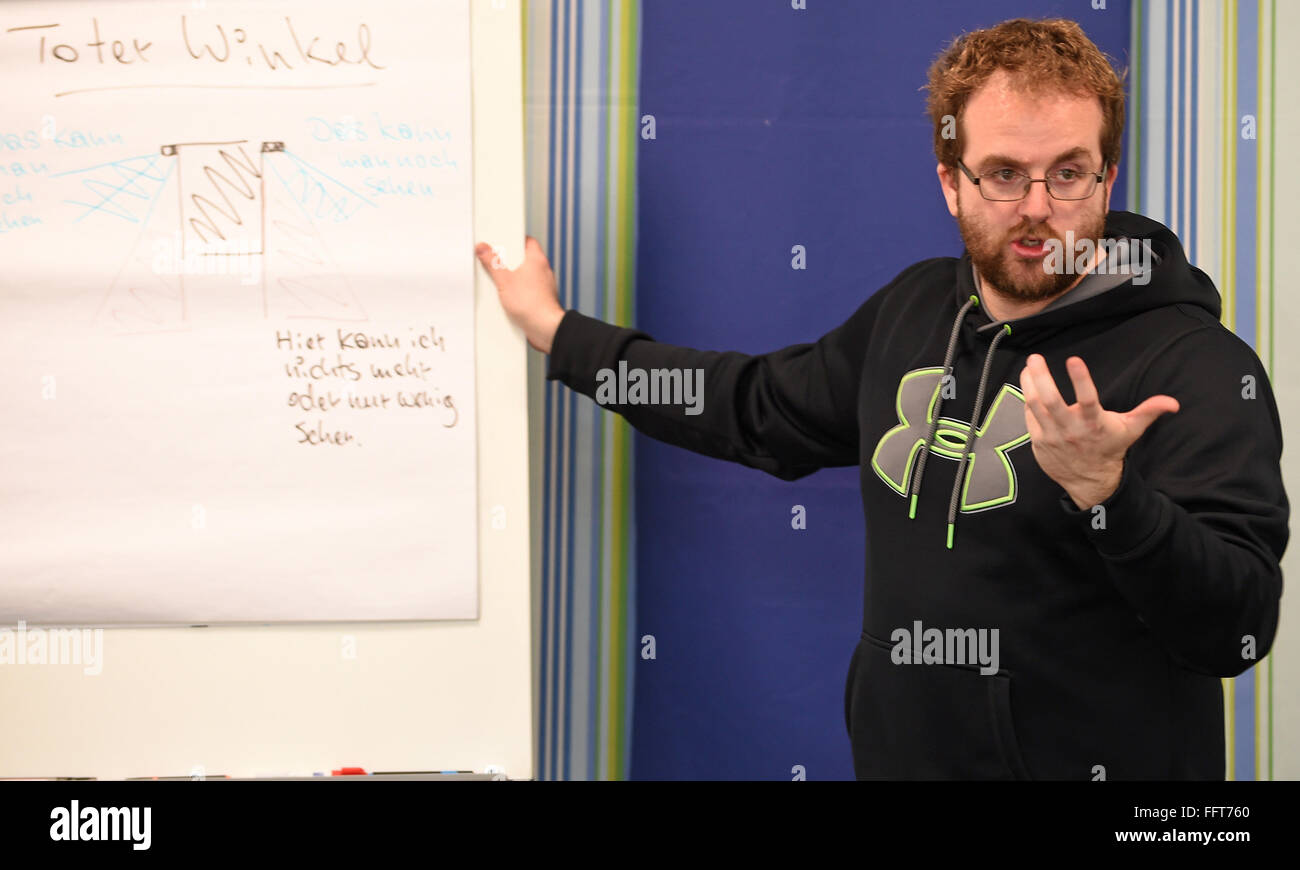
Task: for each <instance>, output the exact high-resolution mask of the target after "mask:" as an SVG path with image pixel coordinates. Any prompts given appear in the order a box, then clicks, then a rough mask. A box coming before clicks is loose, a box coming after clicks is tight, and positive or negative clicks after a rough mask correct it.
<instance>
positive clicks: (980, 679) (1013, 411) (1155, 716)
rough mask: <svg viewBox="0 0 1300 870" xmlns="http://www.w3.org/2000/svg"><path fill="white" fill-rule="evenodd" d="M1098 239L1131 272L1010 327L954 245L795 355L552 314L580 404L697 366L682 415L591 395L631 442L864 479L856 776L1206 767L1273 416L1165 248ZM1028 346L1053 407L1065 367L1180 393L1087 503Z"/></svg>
mask: <svg viewBox="0 0 1300 870" xmlns="http://www.w3.org/2000/svg"><path fill="white" fill-rule="evenodd" d="M1105 235H1106V237H1107V238H1129V239H1138V240H1145V241H1146V242H1147V243H1148V244H1149V245H1150V249H1151V250H1153V251H1154V253H1155V255H1156V260H1155V263H1156V265H1155V267H1154V269H1153V270H1152V271H1151V272H1150V273H1149V282H1148V283H1145V284H1144V285H1142V286H1139V285H1138V282H1137V281H1134V280H1128V281H1126V282H1123V283H1119V284H1118V286H1113V287H1112V288H1111V289H1108V290H1106V292H1101V293H1099V294H1096V295H1091V296H1088V297H1087V298H1082V299H1080V300H1079V301H1075V302H1072V303H1071V304H1064V305H1057V306H1053V307H1051V308H1050V309H1047V310H1044V311H1041V312H1040V313H1038V314H1036V315H1034V316H1031V317H1026V318H1022V319H1019V320H1015V321H1012V322H1011V323H1010V324H1009V326H1010V330H1009V331H1008V329H1007V328H1006V326H1007V325H999V324H996V323H993V322H992V321H991V320H990V319H989V317H988V315H987V314H986V313H985V311H984V309H983V307H982V306H980V305H979V304H978V294H977V292H976V289H975V281H974V276H973V275H972V268H971V263H970V259H969V255H968V254H967V255H964V256H963V257H962V258H961V259H954V258H951V257H941V258H937V259H933V260H926V261H923V262H920V263H917V264H915V265H913V266H910V267H908V268H907V269H905V270H903V272H902V273H900V274H899V275H898V276H897V277H896V278H894V280H893V281H891V282H890V283H889V284H888V285H886V286H885V287H883V288H882V289H881V290H879V291H878V292H876V293H875V294H874V295H872V296H871V298H870V299H868V300H867V301H866V302H865V303H864V304H863V305H862V306H861V307H860V308H859V309H858V310H857V311H856V312H855V313H854V314H853V315H852V316H851V317H850V318H849V319H848V320H847V321H846V322H845V323H843V324H842V325H840V326H838V327H837V328H835V329H833V330H831V331H830V332H829V333H827V334H826V335H825V336H823V337H822V338H821V339H819V340H818V341H816V342H815V343H811V344H800V345H795V346H792V347H787V348H784V349H782V350H777V351H773V352H772V353H767V354H762V355H754V356H751V355H747V354H742V353H738V352H714V351H699V350H693V349H689V348H683V347H677V346H673V345H668V344H663V343H660V342H656V341H654V340H653V339H651V338H650V337H649V336H647V335H646V334H645V333H643V332H639V331H636V330H633V329H626V328H620V327H615V326H611V325H609V324H606V323H603V322H601V321H599V320H595V319H593V318H590V317H587V316H585V315H583V314H581V313H579V312H576V311H569V312H568V313H566V314H565V316H564V319H563V321H562V322H561V323H560V326H559V330H558V331H557V333H556V335H555V339H554V343H553V347H552V352H551V358H550V362H549V369H548V374H547V377H548V379H559V380H560V381H562V382H563V383H565V384H566V385H568V386H569V387H571V388H573V389H575V390H577V391H579V392H581V393H583V394H585V395H587V396H591V397H593V398H596V397H597V387H598V385H599V383H601V382H604V381H603V380H601V381H598V373H599V371H600V370H601V369H609V370H612V371H617V370H618V369H619V365H620V363H624V364H625V366H626V367H627V371H633V370H636V369H641V370H643V371H646V372H650V373H653V372H654V371H655V370H659V371H666V370H678V371H680V372H688V371H691V372H693V371H696V370H701V371H702V373H703V374H702V377H703V383H704V387H703V394H702V396H703V404H702V408H699V409H698V410H699V411H700V412H699V413H694V414H690V413H686V410H687V409H686V408H685V407H684V406H683V405H682V404H675V405H674V404H632V403H631V402H629V401H624V402H623V403H622V404H618V403H615V402H608V401H606V402H604V404H605V406H606V407H609V408H611V409H612V410H616V411H618V412H619V413H620V414H622V415H623V416H624V417H626V418H627V420H628V421H629V422H630V423H631V424H632V425H633V426H635V427H636V428H637V429H638V430H640V431H641V432H644V433H645V434H647V435H649V436H652V437H654V438H656V439H659V440H661V441H665V442H668V443H670V444H675V445H678V446H680V447H684V448H687V449H689V450H693V451H695V452H697V453H701V454H704V455H707V456H714V457H718V458H721V459H727V460H731V461H734V462H739V463H742V464H744V465H747V466H750V467H753V468H757V469H761V470H763V471H766V472H768V473H769V474H772V475H775V476H776V477H779V478H781V479H783V480H794V479H796V478H799V477H802V476H804V475H807V474H810V473H812V472H813V471H816V470H818V469H820V468H824V467H827V466H845V465H860V466H861V474H860V479H861V484H862V503H863V510H864V513H865V519H866V528H865V532H866V554H867V555H866V582H865V595H864V609H863V632H862V637H861V640H860V641H859V642H858V646H857V648H856V649H855V650H854V653H853V657H852V660H851V662H850V665H849V673H848V681H847V685H846V687H845V696H844V714H845V722H846V726H847V728H848V731H849V736H850V741H851V744H852V747H853V763H854V769H855V772H856V774H857V776H858V778H859V779H876V778H890V779H894V778H897V779H949V778H954V779H1077V780H1085V779H1103V778H1104V779H1222V778H1223V776H1224V722H1223V692H1222V688H1221V684H1220V678H1221V677H1230V676H1235V675H1237V674H1239V673H1242V672H1243V671H1245V670H1246V669H1248V668H1249V667H1251V666H1252V665H1253V664H1254V663H1255V662H1256V661H1257V660H1259V659H1262V658H1263V656H1264V655H1265V654H1266V653H1267V652H1268V650H1269V648H1270V647H1271V645H1272V642H1273V636H1274V632H1275V630H1276V627H1277V620H1278V603H1279V598H1280V596H1281V593H1282V575H1281V570H1280V568H1279V561H1280V560H1281V557H1282V553H1283V550H1284V549H1285V547H1286V543H1287V537H1288V529H1287V519H1288V514H1289V507H1288V503H1287V497H1286V493H1285V491H1284V489H1283V485H1282V477H1281V471H1280V467H1279V463H1280V456H1281V452H1282V431H1281V424H1280V422H1279V419H1278V412H1277V406H1276V404H1275V402H1274V399H1273V394H1272V390H1271V388H1270V385H1269V381H1268V377H1267V375H1266V373H1265V371H1264V367H1263V365H1262V364H1261V363H1260V361H1259V358H1258V357H1257V356H1256V355H1255V353H1254V351H1253V350H1252V349H1251V348H1250V346H1249V345H1247V344H1246V343H1245V342H1243V341H1242V340H1241V339H1239V338H1238V337H1237V336H1235V335H1234V334H1233V333H1232V332H1231V331H1229V330H1228V329H1226V328H1225V327H1223V326H1222V325H1221V324H1220V322H1219V313H1220V303H1219V294H1218V292H1217V291H1216V289H1215V288H1214V285H1213V284H1212V283H1211V282H1210V280H1209V278H1207V277H1206V275H1205V274H1204V273H1203V272H1201V271H1200V270H1199V269H1197V268H1195V267H1194V266H1191V265H1189V264H1188V262H1187V260H1186V257H1185V256H1184V254H1183V250H1182V247H1181V245H1180V244H1179V241H1178V239H1177V237H1176V236H1175V235H1174V234H1173V233H1172V232H1171V231H1170V230H1169V229H1167V228H1166V227H1164V226H1162V225H1161V224H1159V223H1156V222H1155V221H1152V220H1149V219H1147V218H1145V217H1142V216H1140V215H1136V214H1130V213H1127V212H1111V213H1109V214H1108V215H1107V220H1106V232H1105ZM1097 277H1098V279H1100V276H1097ZM1088 280H1093V279H1091V278H1090V279H1088ZM1139 280H1141V279H1139ZM1109 283H1110V284H1114V283H1116V282H1115V281H1111V282H1109ZM1080 286H1081V287H1082V286H1083V285H1082V284H1081V285H1080ZM972 296H975V297H976V300H975V301H972V299H971V297H972ZM1035 352H1036V353H1041V354H1042V355H1043V356H1044V357H1045V358H1046V360H1047V363H1048V367H1049V369H1050V370H1051V372H1052V375H1053V377H1054V378H1055V380H1056V383H1057V386H1058V389H1059V390H1060V391H1061V395H1062V397H1063V398H1064V399H1065V401H1066V402H1068V403H1073V402H1074V401H1075V397H1074V391H1073V388H1072V385H1071V382H1070V378H1069V375H1068V373H1067V372H1066V370H1065V361H1066V358H1067V357H1069V356H1072V355H1078V356H1080V357H1082V358H1083V360H1084V361H1085V362H1086V363H1087V365H1088V368H1089V370H1090V372H1091V374H1092V377H1093V380H1094V382H1095V384H1096V386H1097V389H1098V392H1099V394H1100V399H1101V403H1102V406H1103V407H1104V408H1106V409H1108V410H1118V411H1127V410H1130V409H1131V408H1133V407H1134V406H1136V405H1137V404H1139V403H1140V402H1141V401H1142V400H1144V399H1146V398H1148V397H1149V396H1152V395H1156V394H1160V393H1164V394H1167V395H1171V396H1173V397H1174V398H1176V399H1177V400H1178V401H1179V403H1180V406H1181V408H1180V410H1179V412H1178V413H1176V414H1164V415H1162V416H1161V417H1160V418H1158V419H1157V420H1156V422H1155V423H1154V424H1152V426H1151V427H1150V428H1149V429H1148V430H1147V431H1146V432H1145V433H1144V434H1143V436H1142V437H1141V438H1140V439H1139V440H1138V441H1137V442H1136V443H1135V444H1134V445H1133V446H1132V447H1131V448H1130V450H1129V452H1128V455H1127V457H1126V459H1125V462H1124V471H1123V476H1122V479H1121V482H1120V485H1119V488H1118V489H1117V490H1116V491H1115V492H1114V494H1113V495H1111V497H1110V498H1108V499H1107V500H1106V501H1105V502H1103V503H1102V504H1101V505H1100V508H1101V509H1098V508H1093V509H1091V510H1087V511H1081V510H1078V509H1077V508H1076V507H1075V505H1074V503H1073V502H1072V501H1071V500H1070V499H1069V497H1068V496H1066V495H1065V493H1064V490H1063V489H1062V488H1061V486H1060V485H1059V484H1057V483H1056V482H1055V481H1053V480H1052V479H1051V478H1049V477H1047V475H1045V474H1044V473H1043V472H1042V470H1041V469H1040V468H1039V466H1038V464H1037V462H1036V460H1035V458H1034V454H1033V448H1032V445H1031V444H1030V443H1029V436H1028V433H1027V430H1026V423H1025V418H1024V400H1023V396H1022V395H1021V393H1020V389H1019V383H1020V382H1019V373H1020V371H1021V369H1022V368H1023V367H1024V366H1025V361H1026V358H1027V356H1028V355H1029V354H1030V353H1035ZM945 374H948V375H950V376H951V377H948V378H945V377H944V375H945ZM664 383H665V384H666V383H667V381H664ZM981 387H982V388H983V389H981ZM608 398H609V397H608V396H607V395H602V399H608ZM615 398H624V399H626V398H627V396H621V397H620V396H617V395H616V396H615ZM661 398H662V397H661ZM667 398H671V397H667ZM976 404H978V406H979V411H978V412H975V406H976ZM973 417H978V419H979V421H980V426H979V427H978V428H977V429H976V430H975V432H974V433H972V432H971V425H970V422H969V421H970V420H971V419H972V418H973ZM927 446H928V449H927ZM963 452H964V453H965V457H966V458H965V461H964V462H963V461H961V458H962V454H963ZM923 460H925V461H923ZM959 466H961V467H962V474H961V477H960V480H961V482H962V485H961V486H960V488H958V487H957V486H956V484H957V481H958V480H959V478H958V470H959ZM913 513H914V516H909V514H913ZM950 517H951V518H952V523H951V525H950ZM950 536H951V537H950ZM968 629H975V630H977V631H976V632H966V630H968ZM994 629H996V630H997V634H996V635H994V634H992V630H994ZM936 630H937V632H939V634H938V635H936V634H935V631H936ZM980 630H982V631H980ZM911 635H916V637H915V638H914V639H912V638H911ZM977 636H978V637H979V640H981V641H983V642H984V643H985V650H984V651H991V650H996V651H997V653H998V655H997V656H996V658H997V664H998V665H999V667H998V668H997V670H996V672H993V670H992V667H991V666H986V667H983V668H981V664H985V665H990V660H988V659H977V658H976V657H975V652H974V651H975V649H976V647H975V643H974V640H975V638H976V637H977ZM955 641H970V642H971V643H970V646H968V647H964V646H963V643H956V642H955ZM922 642H924V643H925V647H924V648H923V647H922ZM945 642H947V643H948V646H947V647H945V646H944V643H945ZM995 642H996V646H994V643H995ZM963 648H966V649H968V650H969V651H970V652H969V653H967V654H965V655H963V653H962V649H963ZM914 653H920V658H917V657H916V656H915V655H914Z"/></svg>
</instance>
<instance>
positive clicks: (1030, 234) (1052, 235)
mask: <svg viewBox="0 0 1300 870" xmlns="http://www.w3.org/2000/svg"><path fill="white" fill-rule="evenodd" d="M1023 238H1031V239H1059V238H1060V235H1059V234H1057V233H1056V231H1055V230H1053V229H1052V228H1051V227H1049V226H1047V225H1046V224H1044V225H1043V226H1042V227H1031V228H1029V229H1026V230H1023V231H1020V230H1017V231H1016V232H1013V233H1012V234H1011V235H1009V236H1007V241H1008V242H1014V241H1015V240H1016V239H1023Z"/></svg>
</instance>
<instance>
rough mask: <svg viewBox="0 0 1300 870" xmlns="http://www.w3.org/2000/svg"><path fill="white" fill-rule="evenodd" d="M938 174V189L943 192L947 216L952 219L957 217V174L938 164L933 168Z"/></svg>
mask: <svg viewBox="0 0 1300 870" xmlns="http://www.w3.org/2000/svg"><path fill="white" fill-rule="evenodd" d="M935 171H936V172H937V173H938V174H939V187H940V189H941V190H943V198H944V199H946V200H948V214H950V215H952V216H953V217H956V216H957V173H956V171H955V170H953V169H952V168H950V167H948V166H944V165H943V164H942V163H940V164H939V165H938V166H936V167H935Z"/></svg>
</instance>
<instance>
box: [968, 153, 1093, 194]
mask: <svg viewBox="0 0 1300 870" xmlns="http://www.w3.org/2000/svg"><path fill="white" fill-rule="evenodd" d="M1107 165H1108V164H1106V163H1105V162H1104V161H1103V162H1102V164H1101V171H1100V172H1080V173H1079V175H1080V176H1085V175H1091V176H1092V177H1093V178H1095V179H1097V183H1096V184H1095V185H1093V188H1092V190H1090V191H1088V192H1087V193H1085V194H1084V195H1083V196H1057V195H1056V193H1055V192H1054V191H1053V190H1052V184H1051V182H1050V181H1049V180H1048V179H1047V178H1046V177H1044V178H1029V176H1028V175H1025V174H1024V173H1023V172H1017V173H1016V174H1017V175H1018V176H1020V177H1021V178H1028V179H1029V183H1028V184H1026V185H1025V192H1024V193H1022V194H1020V196H1017V197H1016V198H1015V199H993V198H992V197H990V196H989V195H988V194H987V193H985V192H984V188H983V187H981V186H980V179H982V178H988V177H989V176H990V175H993V174H994V173H993V172H987V173H985V174H984V175H976V174H975V173H973V172H971V171H970V167H968V166H967V165H966V164H965V163H963V162H962V161H961V160H958V161H957V168H958V169H960V170H961V171H962V172H964V173H966V177H967V178H969V179H970V182H971V184H973V185H975V187H976V188H977V189H978V190H979V192H980V196H982V197H984V198H985V199H987V200H988V201H989V202H1020V200H1022V199H1024V198H1025V197H1027V196H1029V191H1030V190H1031V189H1033V186H1034V182H1035V181H1041V182H1043V186H1044V187H1046V188H1047V195H1048V196H1050V197H1051V198H1052V199H1055V200H1057V201H1059V202H1079V201H1080V200H1084V199H1088V198H1089V197H1090V196H1092V195H1093V194H1094V193H1096V192H1097V188H1098V187H1100V186H1101V185H1102V184H1104V183H1105V181H1106V167H1107ZM995 171H996V172H1001V171H1002V170H1001V169H998V170H995Z"/></svg>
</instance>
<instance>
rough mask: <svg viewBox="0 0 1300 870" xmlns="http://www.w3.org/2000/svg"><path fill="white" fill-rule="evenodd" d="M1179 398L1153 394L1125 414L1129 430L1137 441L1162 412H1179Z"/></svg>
mask: <svg viewBox="0 0 1300 870" xmlns="http://www.w3.org/2000/svg"><path fill="white" fill-rule="evenodd" d="M1177 413H1178V400H1177V399H1175V398H1174V397H1173V396H1164V395H1160V396H1152V397H1151V398H1149V399H1147V400H1146V401H1145V402H1143V403H1141V404H1140V405H1138V406H1137V407H1136V408H1134V409H1133V410H1132V411H1129V412H1128V413H1127V414H1125V415H1124V421H1125V423H1127V424H1128V427H1129V432H1130V433H1131V434H1132V435H1133V440H1134V441H1136V440H1137V439H1138V438H1140V437H1142V433H1143V432H1145V431H1147V427H1149V426H1150V425H1151V424H1152V423H1154V422H1155V421H1156V419H1157V418H1158V417H1159V416H1160V415H1161V414H1177Z"/></svg>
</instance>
